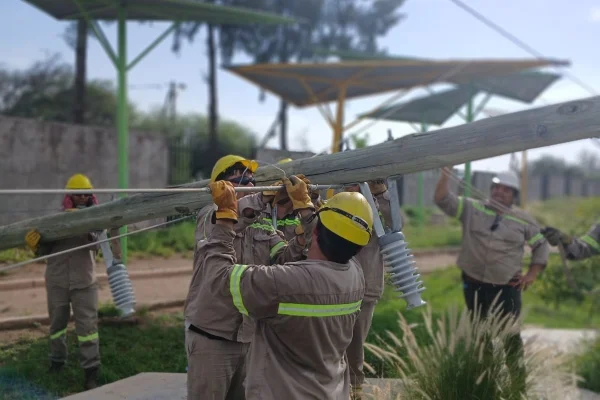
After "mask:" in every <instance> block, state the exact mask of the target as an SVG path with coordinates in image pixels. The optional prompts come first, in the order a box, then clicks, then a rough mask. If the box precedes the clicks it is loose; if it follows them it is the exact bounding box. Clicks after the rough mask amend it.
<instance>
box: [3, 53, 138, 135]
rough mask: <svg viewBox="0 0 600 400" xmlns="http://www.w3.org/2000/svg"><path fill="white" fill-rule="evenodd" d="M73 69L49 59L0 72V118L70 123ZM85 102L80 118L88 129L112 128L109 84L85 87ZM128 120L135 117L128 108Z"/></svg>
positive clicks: (112, 103) (113, 109) (113, 103)
mask: <svg viewBox="0 0 600 400" xmlns="http://www.w3.org/2000/svg"><path fill="white" fill-rule="evenodd" d="M73 80H74V73H73V68H72V67H71V66H70V65H69V64H67V63H64V62H62V61H61V58H60V56H59V55H56V54H55V55H50V56H48V57H47V58H46V59H44V60H42V61H36V62H34V63H33V64H32V66H31V67H29V68H28V69H26V70H22V71H21V70H7V69H0V114H3V115H7V116H13V117H22V118H34V119H38V120H43V121H56V122H71V123H72V122H73V113H72V112H71V110H73V102H74V97H73ZM86 92H87V97H88V100H89V103H88V104H89V106H88V107H87V109H86V111H85V114H84V118H85V120H86V122H87V123H88V124H90V125H99V126H111V127H112V126H114V125H115V123H116V111H117V99H116V95H115V92H116V90H115V88H114V86H113V84H112V82H110V81H104V80H92V81H90V82H87V84H86ZM129 109H130V111H129V115H130V120H134V119H135V118H136V117H137V112H136V110H135V107H134V106H133V105H132V104H130V105H129Z"/></svg>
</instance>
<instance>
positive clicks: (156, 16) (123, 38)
mask: <svg viewBox="0 0 600 400" xmlns="http://www.w3.org/2000/svg"><path fill="white" fill-rule="evenodd" d="M25 1H26V2H28V3H31V4H33V5H35V6H37V7H38V8H40V9H42V10H43V11H45V12H47V13H48V14H50V15H52V16H54V17H55V18H57V19H60V20H78V19H81V18H83V19H85V21H86V22H87V24H88V25H89V27H90V28H91V30H92V31H93V32H94V34H95V36H96V38H97V39H98V42H99V43H100V45H101V46H102V48H103V49H104V51H105V52H106V54H107V55H108V57H109V58H110V60H111V61H112V62H113V64H114V65H115V68H116V70H117V158H118V177H119V178H118V180H119V188H120V189H127V188H128V187H129V131H128V127H129V123H128V120H129V115H128V107H127V106H128V101H127V72H128V71H129V70H130V69H132V68H133V67H134V66H135V65H137V64H138V63H139V62H140V61H141V60H142V59H143V58H144V57H145V56H146V55H148V54H149V53H150V52H151V51H152V50H153V49H154V48H156V46H158V45H159V44H160V43H161V42H162V41H163V40H164V39H165V38H166V37H167V36H168V35H169V34H170V33H171V32H173V31H174V30H175V29H176V28H177V27H178V26H179V24H180V23H181V22H182V21H205V22H213V23H215V24H242V25H245V24H250V23H255V24H281V23H293V22H297V21H295V20H294V19H292V18H287V17H282V16H278V15H275V14H270V13H264V12H257V11H252V10H248V9H244V8H239V7H224V6H220V5H215V4H206V3H200V2H190V1H185V0H163V1H158V0H157V1H155V2H153V4H151V5H148V4H147V2H144V1H141V0H120V1H112V2H110V4H106V3H105V2H104V1H102V0H97V1H96V0H62V1H61V0H54V1H42V0H25ZM96 19H103V20H112V21H116V22H117V52H116V53H115V51H114V50H113V48H112V46H111V44H110V42H109V41H108V39H107V38H106V35H105V34H104V31H103V30H102V28H101V27H100V25H99V24H98V23H97V22H96ZM128 20H137V21H143V20H152V21H173V24H172V25H171V26H170V27H169V28H168V29H166V30H165V32H163V33H162V34H161V35H159V36H158V37H157V38H156V39H155V40H154V41H153V42H152V43H150V45H148V46H147V47H146V48H145V49H144V50H143V51H142V52H140V54H139V55H138V56H137V57H135V58H134V59H133V61H131V62H130V63H128V61H127V21H128ZM125 195H126V194H122V195H121V196H125ZM126 232H127V226H124V227H122V228H121V233H122V234H123V233H126ZM120 240H121V251H122V261H123V262H124V263H127V237H123V238H121V239H120Z"/></svg>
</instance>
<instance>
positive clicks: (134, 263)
mask: <svg viewBox="0 0 600 400" xmlns="http://www.w3.org/2000/svg"><path fill="white" fill-rule="evenodd" d="M7 265H8V264H2V263H0V267H3V266H7ZM187 266H189V267H190V270H191V268H192V258H191V257H189V258H187V257H181V256H173V257H169V258H162V257H152V258H147V259H141V258H137V259H132V260H130V262H129V263H128V264H127V269H128V270H129V271H139V270H159V269H168V268H181V267H187ZM45 268H46V264H44V263H40V264H29V265H24V266H22V267H19V268H15V269H13V270H10V271H6V272H5V273H4V274H2V275H1V276H0V282H1V281H6V280H9V279H26V278H33V279H35V278H43V277H44V270H45ZM96 273H97V274H105V273H106V266H105V265H104V263H103V262H102V260H100V261H99V262H97V263H96Z"/></svg>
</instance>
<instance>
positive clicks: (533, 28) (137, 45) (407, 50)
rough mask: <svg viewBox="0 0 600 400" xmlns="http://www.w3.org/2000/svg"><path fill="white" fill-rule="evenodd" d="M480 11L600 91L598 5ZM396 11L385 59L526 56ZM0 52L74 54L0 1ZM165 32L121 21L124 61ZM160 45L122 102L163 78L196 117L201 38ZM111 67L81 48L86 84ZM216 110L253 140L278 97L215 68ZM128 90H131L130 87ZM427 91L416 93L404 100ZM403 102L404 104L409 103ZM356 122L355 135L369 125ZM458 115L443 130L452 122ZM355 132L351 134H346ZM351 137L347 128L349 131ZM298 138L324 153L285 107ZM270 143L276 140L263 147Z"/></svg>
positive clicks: (542, 1) (448, 24) (149, 99)
mask: <svg viewBox="0 0 600 400" xmlns="http://www.w3.org/2000/svg"><path fill="white" fill-rule="evenodd" d="M464 2H465V3H467V4H469V5H471V6H473V7H474V8H476V9H477V10H478V11H479V12H481V13H482V14H484V15H485V16H487V17H488V18H491V19H492V20H493V21H494V22H496V23H497V24H499V25H501V26H502V27H504V28H505V29H507V30H508V31H509V32H511V33H512V34H514V35H516V36H517V37H519V38H520V39H521V40H523V41H524V42H526V43H528V44H529V45H530V46H531V47H533V48H534V49H536V50H537V51H539V52H540V53H542V54H543V55H544V56H546V57H551V58H559V59H567V60H569V61H570V62H571V66H570V67H569V68H567V69H566V70H567V71H569V72H570V73H571V74H573V75H575V76H576V77H577V78H579V79H580V80H582V81H584V82H585V83H586V84H587V85H589V86H591V87H593V88H594V89H595V90H597V91H598V92H600V74H598V72H597V67H596V70H594V65H596V66H598V65H600V52H599V51H597V50H598V41H597V38H598V37H600V0H577V1H573V2H564V1H558V0H528V1H518V0H487V1H475V0H464ZM402 12H404V13H406V14H407V18H406V19H405V20H404V21H403V22H401V23H400V24H399V25H397V26H396V27H395V28H394V29H392V30H391V31H390V32H389V33H388V35H387V36H386V37H385V38H383V39H381V40H380V44H381V45H382V46H383V47H385V48H387V50H388V51H389V52H390V53H391V54H397V55H407V56H414V57H429V58H434V59H457V58H462V59H466V58H475V59H477V58H530V57H532V56H530V55H529V54H527V53H526V52H525V51H523V50H521V49H520V48H518V47H517V46H515V45H514V44H513V43H511V42H510V41H508V40H507V39H505V38H504V37H502V36H500V35H499V34H498V33H496V32H494V31H493V30H491V29H490V28H488V27H486V26H485V25H483V24H482V23H480V22H479V21H477V20H476V19H475V18H473V17H472V16H471V15H469V14H467V13H466V12H465V11H463V10H462V9H460V8H458V7H457V6H456V5H454V4H453V3H452V2H450V1H449V0H407V1H406V3H405V6H404V7H403V9H402ZM0 15H2V24H0V37H1V38H2V39H1V40H0V54H2V55H3V56H2V62H3V63H4V64H5V65H6V66H8V67H11V68H24V67H27V66H29V65H30V64H31V63H32V62H33V61H36V60H39V59H42V58H43V57H44V56H45V54H46V53H55V52H58V53H61V54H62V55H63V57H64V59H65V60H68V61H69V62H71V61H72V60H73V59H74V54H73V51H72V50H71V49H70V48H69V47H68V46H67V45H66V44H65V42H64V40H62V38H61V34H62V33H63V32H64V29H65V27H66V26H67V23H64V22H59V21H57V20H55V19H53V18H52V17H50V16H48V15H46V14H44V13H43V12H41V11H40V10H38V9H37V8H35V7H33V6H31V5H30V4H28V3H26V2H24V1H22V0H4V1H2V2H0ZM168 26H169V25H168V24H166V23H155V24H153V25H152V26H139V25H137V24H135V23H128V26H127V27H128V34H129V37H128V44H129V59H130V60H131V59H133V57H135V56H136V55H137V54H138V53H139V52H140V51H141V50H143V49H144V47H145V46H146V45H147V44H149V43H150V42H151V41H152V40H154V38H155V37H157V36H158V35H160V34H161V33H162V32H163V31H164V30H165V29H166V28H167V27H168ZM105 32H106V34H107V36H108V38H109V40H110V41H111V42H112V43H113V45H114V44H115V38H116V29H115V28H114V27H112V26H111V27H105ZM171 43H172V40H171V38H168V39H167V40H165V42H163V43H162V44H161V45H160V46H159V47H158V48H156V49H155V50H154V51H153V52H152V53H151V54H150V55H149V56H147V57H146V58H145V59H144V60H143V61H142V62H141V63H139V64H138V65H137V66H136V67H135V68H134V69H133V70H132V71H131V72H130V74H129V85H131V88H130V91H129V96H130V100H131V101H133V102H134V103H135V104H137V105H138V106H139V107H140V108H142V109H145V110H149V109H152V108H153V107H157V106H160V105H161V104H162V103H163V101H164V98H165V95H166V92H167V84H168V82H169V81H171V80H176V81H177V82H182V83H185V84H186V85H187V89H186V90H185V91H183V92H182V93H180V95H179V98H178V103H177V108H178V110H179V111H181V112H187V111H195V112H202V113H204V112H205V111H206V108H207V88H206V85H205V84H204V83H203V80H202V76H203V74H204V73H205V72H206V70H207V68H206V57H205V46H204V32H202V34H201V35H199V36H198V37H197V39H196V40H195V41H194V42H193V43H192V44H186V45H185V46H184V48H183V50H182V53H181V55H179V56H176V55H174V54H173V53H172V52H171ZM234 62H235V63H248V62H250V59H248V58H247V57H244V56H238V57H236V58H235V60H234ZM115 77H116V73H115V69H114V67H113V65H112V64H111V62H110V61H109V59H108V57H107V56H106V54H105V53H104V51H103V50H102V48H101V46H100V45H99V44H98V42H97V41H95V40H91V41H90V46H89V51H88V78H105V79H113V80H114V79H115ZM146 84H163V86H162V87H161V88H160V89H148V88H143V87H141V86H142V85H146ZM218 84H219V92H218V96H219V112H220V115H221V117H223V118H229V119H234V120H236V121H238V122H240V123H242V124H245V125H247V126H248V127H250V128H251V129H252V130H253V131H255V132H256V134H257V136H258V137H262V136H263V135H264V134H265V132H266V131H267V129H268V128H269V126H270V125H271V123H272V122H273V120H274V118H275V115H276V112H277V109H278V105H279V103H278V100H277V98H276V97H275V96H272V95H267V98H266V101H265V102H264V103H259V102H258V89H257V88H256V87H255V86H253V85H252V84H250V83H248V82H246V81H243V80H242V79H240V78H238V77H236V76H234V75H232V74H230V73H228V72H226V71H223V70H219V72H218ZM136 86H137V87H136ZM425 93H426V92H425V91H424V90H421V89H418V90H414V91H413V92H411V95H410V97H415V96H421V95H424V94H425ZM393 94H394V93H391V94H387V95H384V96H374V97H369V98H366V99H360V100H353V101H350V102H348V103H347V107H346V118H347V120H348V122H349V121H350V120H352V119H354V117H355V116H356V115H358V114H360V113H363V112H365V111H369V110H371V109H373V108H375V107H377V106H378V105H379V104H381V103H382V102H383V101H385V100H386V99H388V98H389V97H390V96H392V95H393ZM589 96H590V93H589V92H587V91H586V90H584V89H582V88H581V87H579V86H577V85H576V84H575V83H574V82H573V81H572V80H570V79H569V78H568V77H564V78H563V79H562V80H560V81H558V82H556V83H555V84H554V85H552V86H551V87H550V88H549V89H548V90H547V91H546V92H545V93H544V94H543V95H542V97H541V99H539V100H538V101H536V103H534V104H533V105H528V104H521V103H517V102H513V101H508V100H501V99H498V98H494V99H493V100H492V101H490V102H489V103H488V108H490V109H496V110H503V111H514V110H522V109H526V108H530V107H536V106H541V105H545V104H548V103H555V102H561V101H567V100H573V99H577V98H583V97H589ZM410 97H405V98H410ZM370 123H371V122H370V121H367V122H363V123H362V124H361V125H358V126H357V127H356V128H357V130H358V131H362V129H361V127H364V126H365V125H367V124H370ZM460 123H461V121H460V119H458V118H454V119H452V120H451V121H450V122H449V123H448V124H447V125H446V126H453V125H458V124H460ZM388 129H392V132H393V134H394V136H395V137H400V136H402V135H404V134H407V133H412V127H411V126H409V125H406V124H400V123H390V122H378V123H376V124H374V125H373V126H370V127H369V128H368V130H367V131H368V132H369V134H370V135H369V137H370V143H371V144H374V143H378V142H381V141H383V140H385V139H386V137H387V130H388ZM354 131H356V130H354ZM350 132H352V131H350ZM302 135H307V139H308V140H307V145H308V147H309V149H310V150H312V151H315V152H319V151H324V150H326V149H329V148H330V146H331V136H332V134H331V130H330V128H329V127H328V126H327V125H326V123H325V121H324V120H323V118H322V117H321V115H320V114H319V112H318V110H317V109H316V108H314V107H309V108H303V109H298V108H291V110H290V114H289V136H290V139H289V143H290V147H291V149H292V150H303V146H304V145H306V143H305V144H303V141H302V140H300V136H302ZM269 146H270V147H276V146H278V141H277V140H272V141H271V142H270V143H269ZM584 149H587V150H591V151H594V152H597V153H599V154H600V147H597V146H595V145H593V144H592V142H591V140H585V141H578V142H572V143H569V144H564V145H558V146H552V147H546V148H542V149H537V150H533V151H531V152H530V153H529V154H530V155H529V157H530V159H534V158H536V157H539V156H540V155H541V154H553V155H555V156H558V157H564V158H566V159H567V160H569V161H575V160H576V159H577V156H578V154H579V153H580V152H581V151H582V150H584ZM508 160H509V156H502V157H495V158H492V159H487V160H481V161H477V162H475V163H474V164H473V165H474V168H475V169H478V170H505V169H507V168H508Z"/></svg>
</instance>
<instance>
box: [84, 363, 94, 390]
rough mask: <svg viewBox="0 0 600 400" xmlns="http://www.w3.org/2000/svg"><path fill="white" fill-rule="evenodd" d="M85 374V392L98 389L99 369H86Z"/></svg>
mask: <svg viewBox="0 0 600 400" xmlns="http://www.w3.org/2000/svg"><path fill="white" fill-rule="evenodd" d="M83 371H84V372H85V384H84V387H85V390H90V389H95V388H97V387H98V367H91V368H86V369H84V370H83Z"/></svg>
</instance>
